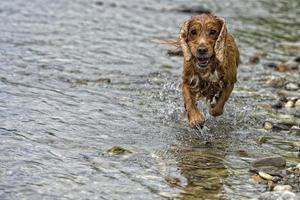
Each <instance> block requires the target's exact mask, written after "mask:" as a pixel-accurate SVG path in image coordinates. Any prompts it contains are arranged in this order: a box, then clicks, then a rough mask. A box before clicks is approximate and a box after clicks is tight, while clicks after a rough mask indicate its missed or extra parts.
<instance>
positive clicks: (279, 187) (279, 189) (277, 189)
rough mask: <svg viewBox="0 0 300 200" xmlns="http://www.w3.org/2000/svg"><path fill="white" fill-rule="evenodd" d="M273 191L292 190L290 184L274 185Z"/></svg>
mask: <svg viewBox="0 0 300 200" xmlns="http://www.w3.org/2000/svg"><path fill="white" fill-rule="evenodd" d="M273 190H274V191H282V192H283V191H289V192H291V191H292V186H290V185H276V186H275V187H274V188H273Z"/></svg>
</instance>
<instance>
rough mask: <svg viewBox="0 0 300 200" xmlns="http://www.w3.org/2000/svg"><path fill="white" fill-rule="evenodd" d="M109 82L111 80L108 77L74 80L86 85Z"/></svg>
mask: <svg viewBox="0 0 300 200" xmlns="http://www.w3.org/2000/svg"><path fill="white" fill-rule="evenodd" d="M110 82H111V80H110V79H109V78H99V79H96V80H89V79H80V80H77V81H76V83H77V84H81V85H88V84H89V83H94V84H104V83H110Z"/></svg>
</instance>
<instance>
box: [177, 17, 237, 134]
mask: <svg viewBox="0 0 300 200" xmlns="http://www.w3.org/2000/svg"><path fill="white" fill-rule="evenodd" d="M177 45H178V47H179V48H180V49H181V51H182V53H183V57H184V66H183V72H182V95H183V98H184V107H185V110H186V113H187V117H188V121H189V125H190V127H192V128H197V127H202V126H203V125H204V123H205V118H204V115H203V113H202V112H201V111H200V110H199V109H198V107H197V101H199V100H201V99H204V100H206V101H208V102H210V107H209V113H210V115H212V116H214V117H217V116H219V115H222V114H223V110H224V105H225V103H226V101H227V100H228V98H229V96H230V94H231V92H232V90H233V88H234V84H235V83H236V81H237V68H238V65H239V62H240V54H239V50H238V48H237V45H236V43H235V40H234V38H233V36H232V35H231V34H230V33H229V32H228V30H227V28H226V23H225V20H224V19H223V18H221V17H217V16H214V15H211V14H201V15H197V16H192V17H191V18H190V19H189V20H187V21H186V22H184V24H183V25H182V27H181V30H180V35H179V39H178V40H177Z"/></svg>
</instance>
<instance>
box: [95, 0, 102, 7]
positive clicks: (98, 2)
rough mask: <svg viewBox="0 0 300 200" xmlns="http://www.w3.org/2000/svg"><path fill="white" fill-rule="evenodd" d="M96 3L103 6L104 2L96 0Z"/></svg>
mask: <svg viewBox="0 0 300 200" xmlns="http://www.w3.org/2000/svg"><path fill="white" fill-rule="evenodd" d="M95 4H96V5H97V6H103V4H104V3H103V2H102V1H96V2H95Z"/></svg>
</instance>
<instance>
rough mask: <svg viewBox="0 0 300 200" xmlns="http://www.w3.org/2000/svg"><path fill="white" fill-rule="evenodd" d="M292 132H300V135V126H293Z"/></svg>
mask: <svg viewBox="0 0 300 200" xmlns="http://www.w3.org/2000/svg"><path fill="white" fill-rule="evenodd" d="M290 131H292V132H299V133H300V127H299V126H292V127H291V129H290Z"/></svg>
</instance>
